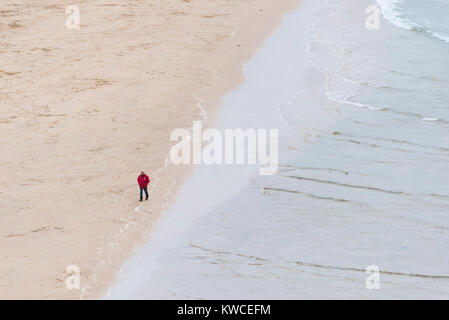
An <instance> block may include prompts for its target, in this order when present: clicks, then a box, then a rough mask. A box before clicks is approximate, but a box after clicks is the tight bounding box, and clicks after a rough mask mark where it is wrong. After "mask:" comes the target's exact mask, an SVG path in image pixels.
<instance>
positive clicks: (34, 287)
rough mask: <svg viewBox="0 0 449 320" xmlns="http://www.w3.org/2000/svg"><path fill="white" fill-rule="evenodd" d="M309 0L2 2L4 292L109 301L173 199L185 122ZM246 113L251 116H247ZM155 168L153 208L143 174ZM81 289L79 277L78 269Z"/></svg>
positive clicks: (0, 258)
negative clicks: (173, 135)
mask: <svg viewBox="0 0 449 320" xmlns="http://www.w3.org/2000/svg"><path fill="white" fill-rule="evenodd" d="M297 3H298V1H297V0H277V1H274V0H257V1H242V0H228V1H226V0H214V1H211V0H191V1H187V0H184V1H181V0H176V1H175V0H167V1H154V0H153V1H125V0H115V1H92V0H85V1H77V3H76V4H78V5H79V6H80V10H81V28H80V30H78V31H76V30H67V29H66V28H65V26H64V23H65V19H66V15H65V8H66V6H68V5H71V4H74V3H72V2H69V1H50V0H40V1H35V0H21V1H17V0H14V1H7V2H6V1H2V3H1V4H0V18H1V19H0V30H1V31H0V36H1V39H0V57H1V58H0V84H1V88H0V89H1V91H0V96H1V100H0V148H1V149H0V150H1V156H0V177H1V179H0V237H1V241H0V298H2V299H4V298H8V299H11V298H25V299H36V298H47V299H78V298H99V297H101V296H102V295H103V294H104V291H105V289H106V288H107V287H108V285H110V284H111V282H112V281H113V280H114V278H115V277H116V276H117V271H118V270H119V268H120V266H121V264H122V263H123V261H124V260H125V259H126V258H127V257H128V256H129V255H130V254H131V253H132V250H133V249H134V248H135V247H136V246H137V245H138V244H140V243H142V241H143V240H144V237H145V236H148V230H150V229H151V227H152V226H154V222H155V221H156V218H157V217H158V216H159V215H160V213H161V212H162V211H163V210H164V208H166V207H167V206H168V205H169V203H170V201H172V200H173V195H175V193H176V190H177V188H178V187H179V185H180V183H181V181H182V178H183V177H184V176H185V175H186V174H188V172H189V168H187V167H174V166H172V165H170V164H169V165H168V166H167V167H165V166H164V161H165V159H166V158H167V155H168V151H169V148H170V146H171V143H170V141H169V135H170V132H171V131H172V130H173V129H174V128H178V127H179V128H186V127H191V125H192V121H194V120H199V119H203V120H205V119H206V118H205V117H204V115H205V114H204V112H202V108H204V110H205V111H206V112H207V120H208V121H207V123H206V125H211V124H213V117H212V115H213V112H212V111H213V109H214V108H216V107H217V106H218V105H219V98H220V96H222V95H223V94H224V93H225V92H227V91H229V90H231V89H232V88H234V87H235V86H236V85H237V84H238V83H239V82H240V81H241V80H242V72H241V66H242V64H243V63H244V62H245V61H247V60H248V59H249V58H250V57H251V54H252V53H253V52H254V50H255V48H257V47H259V46H260V45H261V44H262V43H263V41H264V39H265V38H266V37H267V36H268V35H269V34H270V33H271V32H272V31H273V30H274V29H275V27H276V26H278V25H279V23H280V21H281V19H282V17H283V15H284V14H285V13H287V12H288V11H290V10H292V9H293V8H294V7H295V6H296V5H297ZM236 116H238V115H236ZM141 169H144V170H146V172H147V173H149V174H150V178H151V179H152V182H151V184H150V190H151V194H150V197H151V199H150V200H151V201H150V202H147V203H144V204H142V205H141V206H140V207H139V208H138V209H135V208H136V207H138V206H139V202H138V201H137V199H138V187H137V183H136V178H137V175H138V173H139V172H140V170H141ZM72 264H73V265H77V266H79V268H80V270H81V288H80V290H70V291H69V290H67V289H66V287H65V279H66V276H67V275H66V273H65V268H66V267H67V266H68V265H72Z"/></svg>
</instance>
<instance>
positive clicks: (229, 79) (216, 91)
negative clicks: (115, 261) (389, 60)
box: [92, 0, 300, 298]
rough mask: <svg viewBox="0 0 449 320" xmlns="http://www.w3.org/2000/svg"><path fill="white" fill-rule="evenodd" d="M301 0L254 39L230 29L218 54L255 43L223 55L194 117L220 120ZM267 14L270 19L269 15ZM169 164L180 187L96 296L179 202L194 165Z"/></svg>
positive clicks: (289, 4)
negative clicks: (224, 104) (230, 96)
mask: <svg viewBox="0 0 449 320" xmlns="http://www.w3.org/2000/svg"><path fill="white" fill-rule="evenodd" d="M299 3H300V0H288V1H286V3H285V4H282V8H276V9H277V10H278V12H276V13H275V15H276V18H274V19H272V20H271V21H265V20H261V21H259V22H258V24H259V25H264V24H265V25H264V27H263V29H265V30H257V31H256V32H257V35H256V37H254V38H253V39H249V36H250V34H248V33H244V34H239V33H238V31H237V30H233V31H232V33H231V34H232V36H231V37H229V38H228V39H227V40H225V41H224V42H223V43H222V44H221V47H220V48H219V51H220V52H219V53H217V54H216V56H217V57H226V55H227V54H228V53H229V51H228V50H229V49H231V47H233V46H235V45H236V44H235V43H237V46H238V47H240V46H241V45H240V44H239V43H246V44H248V43H251V42H252V43H251V44H250V45H248V46H247V48H246V49H245V50H242V51H241V52H235V53H234V54H235V57H233V58H229V57H227V58H226V59H223V60H224V61H221V69H222V70H223V69H225V70H226V71H217V70H216V69H213V72H212V77H213V78H214V80H215V83H211V84H210V85H206V86H204V87H202V88H201V89H200V90H199V91H200V93H201V92H203V91H205V93H203V94H202V95H198V96H196V97H195V98H196V104H195V105H196V106H197V108H198V110H199V117H197V118H194V117H193V118H192V121H195V120H201V121H202V123H203V129H206V128H209V127H213V124H214V123H216V120H217V119H216V113H217V111H218V109H219V108H220V105H221V99H222V97H223V96H224V95H226V93H228V92H230V91H232V90H233V89H235V88H236V87H238V85H239V84H241V83H242V82H243V81H244V74H243V66H244V65H245V64H246V63H247V62H248V61H249V60H250V59H251V57H252V56H253V54H254V52H255V51H256V50H257V49H258V48H260V47H261V46H262V45H263V43H264V41H265V40H266V39H267V38H269V37H270V35H271V34H273V32H274V31H275V30H276V29H277V28H278V27H279V25H280V24H281V21H282V20H283V19H284V17H285V15H287V14H288V13H289V12H292V11H293V10H294V9H296V8H297V6H298V5H299ZM257 6H259V7H263V8H267V7H269V8H270V9H274V8H273V6H272V5H271V4H270V3H269V1H265V2H264V3H259V4H258V5H257ZM284 7H285V8H284ZM264 18H266V19H267V18H268V17H264ZM271 18H273V17H271ZM242 25H243V24H242ZM239 26H240V25H239ZM240 27H241V26H240ZM237 29H239V28H237ZM234 59H235V60H234ZM236 61H238V63H237V64H235V62H236ZM233 62H234V63H233ZM190 125H191V123H190ZM167 153H168V152H167ZM168 167H169V168H171V169H174V170H177V171H178V174H179V175H180V176H181V178H179V176H178V180H177V181H176V182H177V183H178V185H177V187H176V188H175V189H171V192H172V196H171V198H170V199H169V200H167V203H166V204H167V205H166V206H165V207H164V208H163V209H160V212H159V214H158V215H157V216H156V217H155V218H154V219H153V220H152V221H151V227H150V229H151V230H149V229H148V227H147V228H146V230H141V231H140V234H143V237H142V239H141V240H140V241H139V240H136V241H135V242H134V243H133V244H132V252H131V253H127V254H125V258H122V259H121V264H120V267H119V269H118V270H116V271H115V272H114V276H113V280H112V281H111V282H110V283H109V284H108V286H107V287H106V288H105V287H103V286H101V287H100V288H98V289H97V290H92V292H93V296H94V297H95V298H100V297H105V294H107V292H108V291H109V290H110V288H111V286H112V285H113V284H114V282H115V281H116V280H117V279H118V277H119V275H120V272H121V270H122V269H121V268H122V267H123V266H124V264H125V263H126V262H127V261H128V260H129V259H130V258H132V257H133V255H134V254H136V253H137V252H138V249H139V248H140V247H141V246H143V245H144V244H145V243H146V242H147V241H149V239H150V238H151V236H152V233H153V230H154V228H156V227H157V223H158V220H159V219H160V218H161V217H162V215H163V214H164V212H165V211H167V210H170V208H171V207H172V206H173V204H174V203H175V202H176V198H177V195H178V191H179V189H181V187H182V185H183V184H184V183H185V181H186V179H187V178H188V177H189V176H190V175H191V174H192V172H193V169H194V166H193V165H189V166H177V167H175V166H173V165H170V164H169V165H168ZM171 176H172V177H173V176H175V174H171ZM172 177H171V178H172ZM150 197H151V194H150ZM144 225H145V224H144Z"/></svg>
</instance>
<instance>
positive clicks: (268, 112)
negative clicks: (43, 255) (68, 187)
mask: <svg viewBox="0 0 449 320" xmlns="http://www.w3.org/2000/svg"><path fill="white" fill-rule="evenodd" d="M372 4H373V2H371V1H362V0H334V1H321V0H303V1H302V4H301V6H300V7H299V8H298V9H297V10H296V11H295V12H293V13H291V14H290V15H288V16H287V18H286V19H285V21H284V22H283V24H282V26H281V27H280V28H279V30H278V31H277V32H276V33H275V34H274V35H273V36H272V37H271V38H270V39H268V40H267V42H266V43H265V45H264V47H263V48H261V49H260V50H259V51H258V52H257V53H256V55H255V56H254V58H253V59H252V60H251V62H250V63H248V65H246V66H245V75H246V81H245V83H244V84H242V85H241V86H240V87H239V88H237V89H236V90H235V91H233V92H231V93H230V94H228V95H227V96H226V97H225V98H224V100H223V106H222V108H221V111H220V114H219V117H218V118H219V122H218V127H219V128H236V127H241V128H278V129H279V133H280V142H281V143H280V156H279V161H280V165H279V171H278V173H277V174H276V175H273V176H259V175H257V168H253V167H246V166H210V167H207V166H198V167H197V169H196V170H195V173H194V174H193V176H192V177H191V178H189V179H188V181H187V182H186V184H185V185H184V187H183V188H182V190H181V193H180V195H179V196H178V198H177V199H176V204H175V205H174V207H173V208H172V209H171V210H170V211H168V212H167V213H166V214H165V215H164V217H163V218H162V219H161V221H160V222H159V224H158V226H157V227H156V229H155V230H154V233H153V235H152V237H151V239H150V241H149V242H148V243H147V244H145V245H144V246H142V247H141V248H140V249H139V250H138V252H137V254H136V255H135V256H134V257H133V258H132V259H130V260H129V261H128V262H127V263H126V264H125V265H124V267H123V268H122V271H121V277H120V279H119V280H118V282H117V283H116V284H115V285H114V286H113V287H112V288H111V289H110V291H109V294H108V297H109V298H224V299H231V298H255V299H261V298H269V299H273V298H285V299H302V298H318V299H319V298H324V299H332V298H343V299H345V298H347V299H364V298H374V299H391V298H403V299H411V298H418V299H419V298H434V299H439V298H448V297H449V254H448V249H449V186H448V183H449V145H448V141H449V130H448V129H449V90H448V87H449V86H448V85H449V55H448V50H449V43H448V42H447V38H446V37H447V36H448V35H449V23H447V22H446V21H447V19H446V17H447V13H449V1H442V0H439V1H437V0H433V1H418V0H408V1H407V0H404V1H386V0H378V5H379V6H380V7H381V8H382V18H381V20H380V28H379V30H368V29H367V28H366V27H365V20H366V18H367V16H368V15H367V13H366V12H365V10H366V8H367V7H368V6H369V5H372ZM236 115H237V116H236ZM369 265H376V266H378V267H379V268H380V270H381V271H382V273H381V274H380V289H378V290H368V289H367V288H366V286H365V280H366V278H367V276H368V275H367V274H366V273H365V268H366V267H367V266H369Z"/></svg>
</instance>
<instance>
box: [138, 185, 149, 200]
mask: <svg viewBox="0 0 449 320" xmlns="http://www.w3.org/2000/svg"><path fill="white" fill-rule="evenodd" d="M143 191H145V195H146V199H147V200H148V188H147V187H145V188H140V200H142V196H143Z"/></svg>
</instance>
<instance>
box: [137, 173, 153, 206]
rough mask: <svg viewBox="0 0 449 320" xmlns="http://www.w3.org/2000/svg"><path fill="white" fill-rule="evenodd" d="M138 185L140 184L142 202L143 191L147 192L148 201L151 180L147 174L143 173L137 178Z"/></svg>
mask: <svg viewBox="0 0 449 320" xmlns="http://www.w3.org/2000/svg"><path fill="white" fill-rule="evenodd" d="M137 183H139V187H140V200H139V201H142V198H143V197H142V196H143V191H145V195H146V197H147V198H146V199H145V200H148V189H147V188H148V184H149V183H150V178H149V177H148V176H147V175H146V174H145V172H143V171H142V172H141V173H140V175H139V176H138V177H137Z"/></svg>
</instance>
